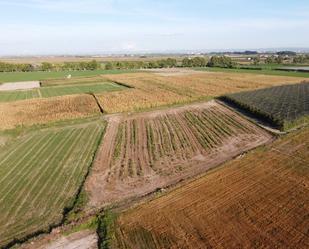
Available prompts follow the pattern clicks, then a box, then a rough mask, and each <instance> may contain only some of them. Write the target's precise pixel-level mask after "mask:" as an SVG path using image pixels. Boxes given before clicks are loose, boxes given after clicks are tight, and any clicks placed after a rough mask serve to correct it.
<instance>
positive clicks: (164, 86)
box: [97, 72, 304, 113]
mask: <svg viewBox="0 0 309 249" xmlns="http://www.w3.org/2000/svg"><path fill="white" fill-rule="evenodd" d="M104 77H106V78H107V79H108V80H110V81H114V82H120V83H123V84H127V85H130V86H132V87H134V89H129V90H127V91H123V92H113V93H102V94H97V97H98V99H99V101H100V103H101V105H102V106H103V107H104V110H105V111H107V112H109V113H115V112H130V111H139V110H145V109H149V108H152V107H159V106H164V105H173V104H180V103H188V102H192V101H198V100H205V99H209V98H211V97H217V96H220V95H223V94H228V93H234V92H240V91H245V90H252V89H259V88H265V87H270V86H276V85H282V84H291V83H297V82H301V81H302V80H304V79H303V78H299V77H295V78H293V77H281V76H266V75H253V74H242V73H241V74H237V73H220V72H204V73H194V74H191V75H190V74H185V75H176V76H175V75H174V76H160V75H158V74H155V73H132V74H119V75H105V76H104Z"/></svg>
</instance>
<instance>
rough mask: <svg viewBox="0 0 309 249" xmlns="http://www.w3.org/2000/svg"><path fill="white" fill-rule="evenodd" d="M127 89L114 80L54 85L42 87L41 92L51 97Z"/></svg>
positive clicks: (44, 96)
mask: <svg viewBox="0 0 309 249" xmlns="http://www.w3.org/2000/svg"><path fill="white" fill-rule="evenodd" d="M123 89H125V87H123V86H121V85H117V84H115V83H112V82H104V83H102V82H100V83H95V84H83V85H82V84H79V85H70V86H69V85H67V86H57V87H56V86H54V87H42V88H40V90H39V91H40V92H41V95H42V97H43V98H49V97H54V96H64V95H73V94H83V93H101V92H111V91H120V90H123Z"/></svg>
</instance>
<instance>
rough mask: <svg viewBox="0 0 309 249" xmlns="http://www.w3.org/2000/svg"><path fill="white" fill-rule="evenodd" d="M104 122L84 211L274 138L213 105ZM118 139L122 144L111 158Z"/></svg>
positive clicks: (180, 177)
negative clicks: (104, 130)
mask: <svg viewBox="0 0 309 249" xmlns="http://www.w3.org/2000/svg"><path fill="white" fill-rule="evenodd" d="M107 118H108V121H109V124H108V127H107V131H106V134H105V137H104V139H103V143H102V145H101V148H100V150H99V154H98V157H97V159H96V161H95V164H94V167H93V170H92V173H91V174H90V177H89V178H88V179H87V183H86V190H87V191H88V193H89V194H90V202H89V206H88V208H89V209H96V208H101V207H103V206H106V205H109V204H112V203H117V202H121V201H124V200H128V199H130V198H134V197H140V196H143V195H145V194H147V193H150V192H153V191H154V190H156V189H158V188H165V187H167V186H169V185H172V184H175V183H177V182H179V181H181V180H184V179H186V178H190V177H194V176H196V175H199V174H201V173H203V172H205V171H206V170H209V169H211V168H213V167H216V166H218V165H219V164H221V163H223V162H225V161H227V160H229V159H231V158H233V157H235V156H237V155H239V154H242V153H243V152H245V151H247V150H250V149H252V148H255V147H257V146H259V145H261V144H264V143H267V142H269V141H271V140H272V139H273V138H272V136H271V135H270V134H269V133H267V132H266V131H264V130H263V129H261V128H259V127H257V126H255V125H254V124H252V123H251V122H249V121H247V120H246V119H244V118H243V117H241V116H240V115H238V114H237V113H234V112H232V111H231V110H229V109H228V108H226V107H224V106H222V105H220V104H218V103H216V102H215V101H210V102H207V103H202V104H201V103H200V104H193V105H188V106H184V107H178V108H171V109H166V110H156V111H151V112H146V113H137V114H132V115H111V116H108V117H107ZM120 126H121V127H122V128H121V129H122V130H121V133H120V138H117V136H119V134H118V135H117V132H118V127H120ZM134 127H135V128H134ZM117 139H118V140H119V141H121V146H120V148H118V149H117V150H119V151H118V152H117V155H116V154H115V144H116V142H117Z"/></svg>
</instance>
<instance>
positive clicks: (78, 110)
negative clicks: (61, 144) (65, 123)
mask: <svg viewBox="0 0 309 249" xmlns="http://www.w3.org/2000/svg"><path fill="white" fill-rule="evenodd" d="M99 114H100V110H99V108H98V106H97V104H96V102H95V100H94V98H93V97H92V96H90V95H76V96H64V97H54V98H49V99H38V100H34V99H33V100H27V101H26V100H25V101H18V102H14V103H1V104H0V120H1V122H0V129H11V128H14V127H16V126H28V125H33V124H46V123H49V122H55V121H60V120H68V119H78V118H84V117H91V116H95V115H99Z"/></svg>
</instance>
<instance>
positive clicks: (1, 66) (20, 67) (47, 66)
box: [0, 60, 101, 72]
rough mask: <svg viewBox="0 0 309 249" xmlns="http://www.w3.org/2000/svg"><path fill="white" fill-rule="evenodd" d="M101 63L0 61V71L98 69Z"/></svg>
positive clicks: (93, 61)
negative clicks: (21, 62)
mask: <svg viewBox="0 0 309 249" xmlns="http://www.w3.org/2000/svg"><path fill="white" fill-rule="evenodd" d="M100 68H101V64H100V63H99V62H97V61H96V60H92V61H89V62H64V63H61V64H59V63H58V64H52V63H49V62H43V63H42V64H41V65H37V66H34V65H32V64H12V63H5V62H0V72H33V71H77V70H96V69H100Z"/></svg>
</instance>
